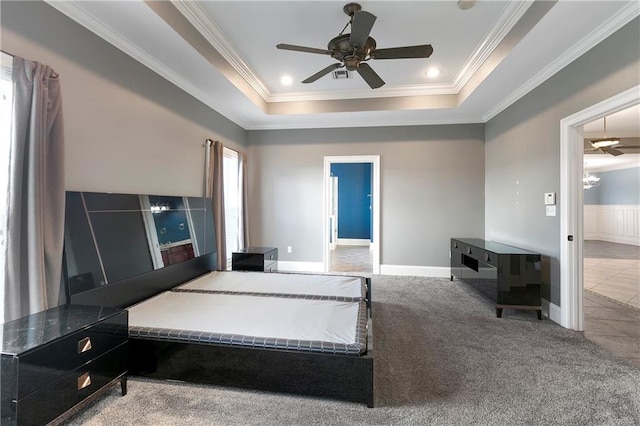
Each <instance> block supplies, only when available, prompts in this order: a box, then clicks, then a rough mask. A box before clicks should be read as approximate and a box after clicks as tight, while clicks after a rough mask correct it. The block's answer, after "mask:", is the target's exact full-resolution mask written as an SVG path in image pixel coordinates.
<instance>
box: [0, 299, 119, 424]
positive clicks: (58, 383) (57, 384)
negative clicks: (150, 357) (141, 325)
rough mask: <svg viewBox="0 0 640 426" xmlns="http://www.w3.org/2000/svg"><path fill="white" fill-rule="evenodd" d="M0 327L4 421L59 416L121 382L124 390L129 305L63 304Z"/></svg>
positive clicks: (30, 421) (27, 421)
mask: <svg viewBox="0 0 640 426" xmlns="http://www.w3.org/2000/svg"><path fill="white" fill-rule="evenodd" d="M2 327H3V334H2V339H3V340H2V358H1V367H2V372H1V373H2V376H1V377H0V386H1V390H0V396H1V401H0V403H1V410H2V412H1V415H2V419H1V420H2V422H1V423H2V425H38V424H46V423H49V422H51V421H53V420H56V419H58V420H60V419H62V418H64V417H66V416H67V415H68V414H69V413H70V410H71V409H72V408H74V407H76V406H77V405H78V404H80V403H82V402H83V401H85V400H87V398H89V397H90V396H92V395H94V394H96V393H98V392H100V391H102V390H106V389H108V388H110V387H111V385H115V384H117V383H118V382H119V383H120V386H121V389H122V395H125V394H126V389H127V387H126V383H127V382H126V380H127V345H128V343H127V342H128V335H127V334H128V313H127V311H126V310H122V309H115V308H106V307H97V306H83V305H62V306H59V307H56V308H52V309H48V310H46V311H43V312H38V313H35V314H33V315H29V316H26V317H23V318H19V319H17V320H14V321H10V322H8V323H5V324H3V325H2Z"/></svg>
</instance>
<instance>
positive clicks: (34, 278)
mask: <svg viewBox="0 0 640 426" xmlns="http://www.w3.org/2000/svg"><path fill="white" fill-rule="evenodd" d="M12 78H13V93H14V95H13V108H12V116H13V123H12V132H11V147H10V159H9V189H8V194H7V238H6V253H5V254H6V267H5V277H4V286H5V287H4V317H5V318H4V320H5V321H10V320H12V319H15V318H19V317H21V316H25V315H28V314H31V313H34V312H39V311H42V310H45V309H48V308H50V307H54V306H57V305H58V303H59V300H60V292H61V286H60V282H61V281H60V278H61V268H62V247H63V238H64V206H65V193H64V189H65V186H64V140H63V128H62V99H61V93H60V92H61V90H60V79H59V76H58V74H57V73H56V72H55V71H54V70H53V69H52V68H51V67H49V66H47V65H44V64H40V63H38V62H32V61H28V60H25V59H23V58H20V57H14V60H13V77H12Z"/></svg>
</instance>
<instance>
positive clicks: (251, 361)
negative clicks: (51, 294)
mask: <svg viewBox="0 0 640 426" xmlns="http://www.w3.org/2000/svg"><path fill="white" fill-rule="evenodd" d="M154 206H156V207H158V206H160V207H164V208H163V209H159V210H158V209H156V210H154V209H153V208H152V207H154ZM210 206H211V200H210V199H205V198H200V197H190V196H158V195H149V194H115V193H88V192H81V193H78V192H67V204H66V215H65V217H66V219H65V254H64V262H63V265H64V271H63V274H64V279H65V282H66V283H67V287H66V288H67V296H68V300H69V302H70V303H72V304H84V305H98V306H108V307H118V308H124V309H128V310H129V314H130V319H129V364H128V369H129V374H131V375H141V376H147V377H151V378H157V379H171V380H182V381H189V382H194V383H207V384H216V385H224V386H234V387H241V388H250V389H259V390H265V391H277V392H289V393H294V394H302V395H314V396H321V397H329V398H336V399H342V400H347V401H356V402H361V403H362V402H363V403H366V404H367V405H368V406H373V363H374V357H373V333H372V331H373V330H372V326H371V321H372V320H371V300H372V299H371V283H370V281H369V280H368V279H364V278H362V277H345V276H329V275H315V274H286V273H269V274H266V273H258V272H240V271H233V272H212V271H214V270H215V265H216V263H217V262H216V260H217V254H216V253H215V231H214V227H213V215H212V212H211V208H210ZM165 231H166V232H165ZM174 240H175V241H182V242H184V241H188V245H189V247H190V250H189V255H188V256H184V259H183V261H181V262H178V263H174V262H173V261H171V262H165V261H164V260H165V259H164V256H161V254H162V253H161V250H159V245H160V244H165V243H166V244H168V243H169V241H174Z"/></svg>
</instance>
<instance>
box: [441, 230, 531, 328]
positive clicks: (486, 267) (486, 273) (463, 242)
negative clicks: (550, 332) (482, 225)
mask: <svg viewBox="0 0 640 426" xmlns="http://www.w3.org/2000/svg"><path fill="white" fill-rule="evenodd" d="M540 260H541V255H540V254H539V253H534V252H531V251H528V250H524V249H521V248H518V247H513V246H509V245H506V244H501V243H496V242H493V241H486V240H482V239H477V238H452V239H451V280H453V278H454V277H455V278H458V279H460V280H461V281H464V282H465V283H467V284H469V285H470V286H471V287H473V288H474V289H475V290H477V291H478V292H479V293H480V294H482V295H483V296H485V297H487V298H488V299H489V300H491V301H492V302H493V303H494V304H495V308H496V316H497V317H501V316H502V311H503V309H504V308H508V309H531V310H535V311H536V313H537V314H538V319H541V318H542V297H541V295H540V285H541V271H540V267H541V265H540Z"/></svg>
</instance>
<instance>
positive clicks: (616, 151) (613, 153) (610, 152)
mask: <svg viewBox="0 0 640 426" xmlns="http://www.w3.org/2000/svg"><path fill="white" fill-rule="evenodd" d="M604 152H606V153H607V154H611V155H613V156H614V157H617V156H618V155H622V154H624V152H622V151H620V150H617V149H615V148H608V149H606V150H605V151H604Z"/></svg>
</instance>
